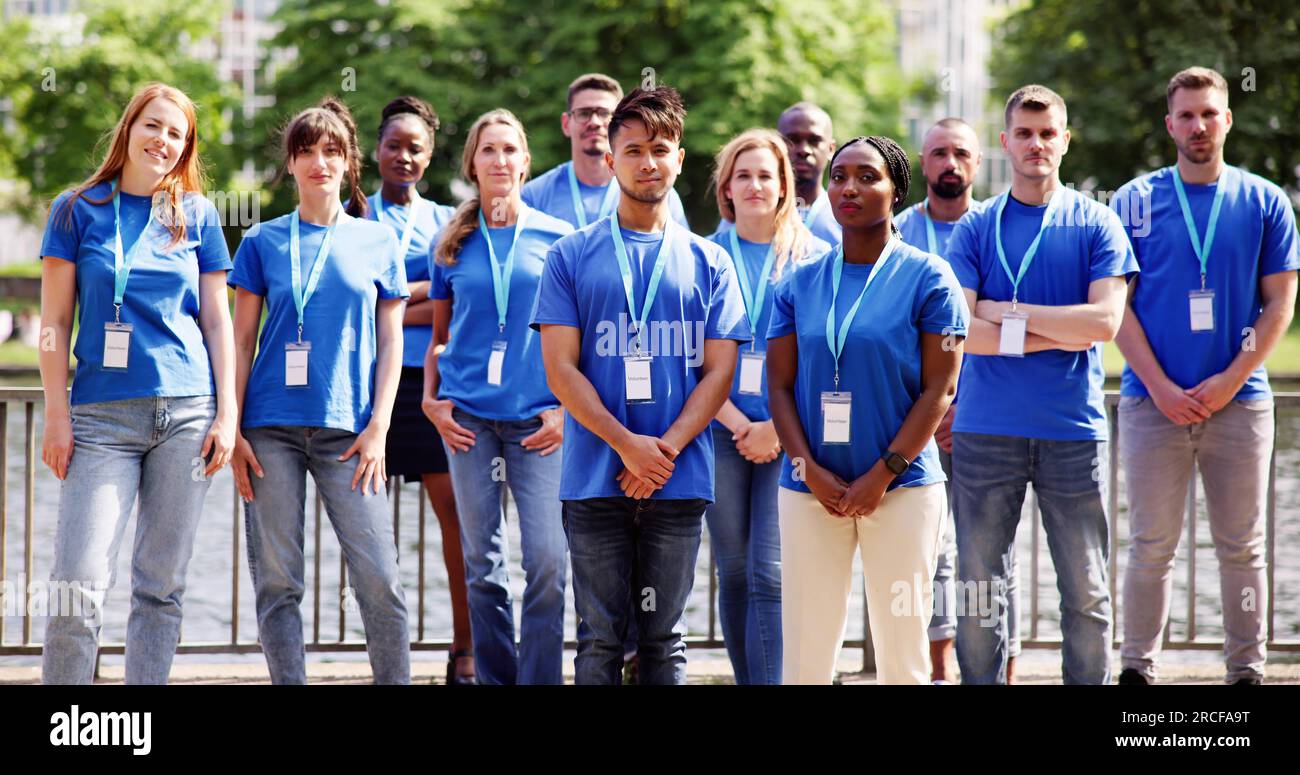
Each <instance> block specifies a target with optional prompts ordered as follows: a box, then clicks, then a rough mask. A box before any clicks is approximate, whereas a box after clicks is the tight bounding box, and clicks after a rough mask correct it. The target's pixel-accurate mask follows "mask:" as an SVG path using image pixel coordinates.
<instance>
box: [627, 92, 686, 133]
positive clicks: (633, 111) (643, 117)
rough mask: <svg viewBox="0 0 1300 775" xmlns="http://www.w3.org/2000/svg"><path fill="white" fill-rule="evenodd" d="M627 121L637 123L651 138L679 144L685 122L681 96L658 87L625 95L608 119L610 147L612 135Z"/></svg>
mask: <svg viewBox="0 0 1300 775" xmlns="http://www.w3.org/2000/svg"><path fill="white" fill-rule="evenodd" d="M629 121H640V122H641V123H642V124H643V125H645V128H646V131H647V132H649V133H650V136H651V137H663V138H666V139H669V140H672V141H674V142H680V141H681V139H682V128H683V125H684V123H685V121H686V106H685V105H684V104H682V95H680V94H678V93H677V90H676V89H674V88H673V87H671V86H662V85H661V86H657V87H655V88H653V89H641V88H636V89H633V90H632V91H630V92H628V95H627V96H626V97H624V98H623V99H622V101H620V102H619V103H618V107H617V108H615V109H614V115H613V117H611V118H610V120H609V142H610V144H611V145H612V144H613V143H614V135H616V134H618V131H619V130H620V129H622V128H623V125H624V124H626V123H627V122H629Z"/></svg>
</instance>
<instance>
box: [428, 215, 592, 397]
mask: <svg viewBox="0 0 1300 775" xmlns="http://www.w3.org/2000/svg"><path fill="white" fill-rule="evenodd" d="M527 212H528V216H527V220H526V221H525V222H524V230H523V232H522V233H520V234H519V238H518V241H517V243H516V245H515V265H514V271H513V272H512V273H511V276H510V298H509V299H508V301H507V303H506V330H505V333H504V335H502V334H501V332H500V326H499V322H498V316H497V306H496V295H495V293H494V291H493V285H492V268H491V265H490V264H489V263H488V262H489V261H491V259H490V258H489V257H488V250H487V243H486V242H485V241H484V240H483V234H482V232H480V231H479V230H478V229H475V230H474V231H473V233H471V234H470V235H469V236H468V237H467V238H466V239H465V241H464V242H463V243H461V248H460V253H459V254H458V255H457V257H456V263H455V264H453V265H451V266H443V265H442V264H439V263H437V262H436V261H434V260H432V259H430V263H431V264H432V268H431V270H430V271H431V272H432V274H433V285H432V286H431V288H430V290H429V296H430V297H431V298H434V299H450V300H451V303H452V304H451V329H450V332H449V341H448V343H447V349H445V350H443V352H442V354H441V355H439V356H438V376H439V383H438V396H439V397H440V398H446V399H450V400H451V401H452V403H454V404H455V405H456V406H458V407H460V409H461V410H462V411H465V412H469V413H470V414H472V415H476V416H478V417H482V418H485V419H489V420H505V421H512V420H525V419H528V418H530V417H536V416H537V415H538V414H539V413H541V412H542V411H543V410H545V409H553V408H555V407H557V406H559V405H560V402H559V401H557V400H556V398H555V396H554V395H553V394H552V393H551V389H550V388H548V387H547V386H546V369H545V367H544V366H543V364H542V341H541V336H540V335H539V334H538V333H537V332H536V331H534V330H533V329H532V328H530V327H529V325H528V323H529V316H530V315H531V314H532V311H533V300H534V299H535V298H536V296H537V283H538V281H539V280H540V279H541V277H542V267H543V266H544V265H545V263H546V253H547V251H549V250H550V249H551V245H552V244H554V243H555V241H556V240H557V239H559V238H560V237H563V236H564V235H566V234H570V233H572V232H573V227H572V226H570V225H569V224H567V223H565V222H564V221H561V220H560V219H558V218H552V217H550V216H549V215H546V214H545V213H542V212H538V211H537V210H533V209H531V208H529V209H528V210H527ZM521 217H522V216H521ZM517 225H518V223H517V222H516V224H515V226H509V227H506V228H500V229H488V234H489V235H491V238H492V249H493V250H494V251H496V257H497V263H498V265H504V264H505V260H506V255H507V254H508V253H509V252H510V244H511V241H512V240H514V238H515V230H516V226H517ZM501 338H504V339H505V341H506V352H505V361H504V363H503V364H502V368H501V384H500V385H489V384H488V380H487V377H488V360H489V358H490V357H491V355H492V344H493V342H495V341H497V340H498V339H501Z"/></svg>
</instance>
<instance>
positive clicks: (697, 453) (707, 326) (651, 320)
mask: <svg viewBox="0 0 1300 775" xmlns="http://www.w3.org/2000/svg"><path fill="white" fill-rule="evenodd" d="M612 224H613V219H612V218H605V219H602V220H600V221H597V222H596V223H594V224H591V225H590V226H588V227H587V228H585V229H580V230H578V231H576V232H574V233H573V234H570V235H569V236H567V237H564V238H563V239H561V240H560V241H559V242H556V243H555V245H554V246H552V247H551V252H550V253H549V254H548V255H547V257H546V268H545V270H544V271H543V272H542V281H541V284H540V285H539V286H538V288H537V301H536V305H535V307H534V311H533V315H532V324H533V327H534V328H540V326H542V325H544V324H556V325H562V326H573V327H575V328H577V329H578V330H579V332H580V334H581V336H582V351H581V354H580V356H579V359H578V368H579V369H580V370H581V371H582V373H583V374H584V375H585V376H586V377H587V379H588V380H590V381H591V384H592V385H593V386H594V387H595V389H596V392H597V393H598V394H599V395H600V398H601V403H603V404H604V406H605V408H606V409H607V410H609V413H610V414H612V415H613V416H614V417H615V418H617V419H618V421H619V422H620V423H622V424H623V425H624V426H625V427H626V428H628V429H629V430H630V431H632V432H633V433H638V434H645V435H649V436H662V435H663V434H664V433H665V432H667V430H668V427H669V426H670V425H672V423H673V421H674V420H676V419H677V416H678V415H679V414H681V411H682V407H683V406H685V404H686V398H687V396H689V395H690V394H691V391H693V390H695V386H696V385H697V384H698V383H699V380H700V376H701V370H700V366H701V365H702V364H703V361H704V340H705V339H734V340H737V341H740V342H748V341H749V340H750V336H751V334H750V330H749V321H748V320H746V318H745V305H744V302H743V301H741V298H740V288H739V286H738V285H737V283H736V277H735V272H734V270H733V268H732V266H731V261H730V260H729V259H728V258H727V254H726V252H725V251H723V250H722V249H721V248H719V247H718V246H717V245H715V244H713V243H712V242H709V241H708V240H705V239H704V238H703V237H697V236H695V235H694V234H691V233H690V232H688V231H686V230H685V229H684V228H681V227H676V226H675V227H674V228H672V229H669V230H668V232H667V233H668V234H669V235H670V236H671V237H672V238H673V241H674V242H675V243H676V246H677V249H676V250H673V252H672V254H671V255H670V256H668V257H667V258H666V259H665V265H664V271H663V276H662V278H661V281H660V285H659V292H658V293H657V294H655V298H654V301H653V302H652V303H651V306H650V314H649V316H648V317H647V318H646V321H647V322H646V328H647V330H646V332H645V339H643V348H644V349H645V350H646V351H648V352H649V353H650V354H651V355H653V356H654V357H653V360H652V361H651V366H650V378H651V384H652V392H653V395H654V403H649V404H628V403H627V401H626V400H625V398H624V363H623V355H624V354H627V353H628V352H629V351H630V347H629V342H630V340H631V336H630V334H629V331H630V329H631V324H630V323H629V319H630V315H629V312H628V307H627V296H626V295H625V294H624V291H623V279H622V274H621V273H620V272H619V266H618V261H617V259H616V258H615V254H614V240H613V236H612V234H611V232H610V228H611V225H612ZM621 234H622V236H623V241H624V244H625V245H626V247H627V254H628V262H629V264H630V265H631V269H632V277H633V293H634V297H635V299H636V304H637V306H638V309H637V316H638V317H639V316H640V312H641V310H640V305H641V304H643V303H644V299H645V294H646V286H647V285H649V280H650V273H651V271H652V270H653V268H654V264H655V259H656V258H657V257H658V255H659V250H660V245H661V243H663V242H664V232H656V233H653V234H646V233H642V232H636V231H629V230H627V229H622V230H621ZM674 462H675V464H676V467H675V469H674V470H673V473H672V476H671V477H670V478H669V480H668V484H667V485H665V486H664V488H663V489H661V490H658V491H657V492H655V494H654V495H653V496H652V497H653V498H655V499H681V498H704V499H706V500H709V501H712V500H713V435H712V434H711V433H709V432H708V431H707V430H706V431H705V432H704V433H701V434H699V435H698V436H696V437H695V438H694V439H693V440H691V442H690V443H689V444H686V445H685V446H684V447H683V448H682V449H681V450H680V454H679V455H678V456H677V459H676V461H674ZM622 470H623V462H622V460H621V459H620V458H619V456H618V453H617V452H615V451H614V450H613V449H612V448H610V446H609V445H608V444H606V443H605V442H604V441H603V440H602V439H601V438H600V437H599V436H597V435H596V434H594V433H592V432H591V431H589V430H587V428H585V427H584V426H583V425H581V424H580V423H578V422H577V421H576V420H574V419H573V415H571V414H569V415H566V416H565V424H564V464H563V473H562V474H561V476H560V499H561V500H583V499H587V498H605V497H622V495H623V491H622V490H621V489H620V488H619V486H618V482H617V481H615V478H614V477H616V476H618V474H619V472H620V471H622Z"/></svg>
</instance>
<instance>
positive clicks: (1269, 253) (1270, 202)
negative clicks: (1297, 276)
mask: <svg viewBox="0 0 1300 775" xmlns="http://www.w3.org/2000/svg"><path fill="white" fill-rule="evenodd" d="M1266 196H1267V202H1266V204H1265V206H1264V234H1263V239H1262V244H1260V246H1259V250H1260V254H1259V273H1260V275H1261V276H1263V275H1270V274H1277V273H1279V272H1294V271H1295V270H1297V269H1300V248H1298V247H1297V245H1296V225H1295V211H1294V210H1292V209H1291V204H1290V202H1288V201H1287V200H1286V197H1285V196H1284V195H1283V194H1282V193H1281V192H1279V191H1276V190H1274V189H1269V190H1268V191H1267V194H1266Z"/></svg>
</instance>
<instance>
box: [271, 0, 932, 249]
mask: <svg viewBox="0 0 1300 775" xmlns="http://www.w3.org/2000/svg"><path fill="white" fill-rule="evenodd" d="M276 19H277V21H280V22H282V23H283V24H284V27H283V29H282V31H281V33H280V34H279V36H278V37H277V38H276V40H275V41H274V44H275V45H276V46H278V47H280V48H282V49H285V50H288V49H290V48H293V49H296V55H295V56H293V58H292V59H291V61H290V62H289V63H288V64H287V65H281V64H278V63H277V60H276V58H275V57H271V58H270V59H269V64H271V65H272V66H273V67H272V68H268V69H267V72H266V74H267V75H268V78H267V81H268V82H269V83H268V88H270V90H271V92H272V93H273V94H274V95H275V98H276V107H275V109H274V110H270V111H265V113H266V114H267V115H265V116H259V119H258V121H257V124H256V125H255V126H254V127H253V137H252V139H251V142H252V144H253V146H254V147H253V148H250V150H255V149H256V147H260V151H258V153H259V154H260V155H261V158H263V159H265V160H266V161H268V162H274V161H278V156H277V152H276V150H275V148H274V143H273V141H272V140H271V139H270V137H271V135H272V132H271V130H273V129H274V127H276V126H277V125H279V124H280V123H282V122H283V121H284V120H285V118H286V117H287V116H288V115H289V113H291V112H292V111H293V110H297V109H299V108H301V107H302V106H304V105H307V104H310V103H312V102H314V101H315V100H317V99H319V98H320V97H321V96H323V95H324V94H325V93H330V92H332V93H335V94H338V95H339V96H341V97H343V98H344V99H345V100H346V101H347V102H348V103H349V105H351V106H352V108H353V109H354V112H355V113H356V115H357V118H358V122H359V125H360V126H361V127H362V131H363V138H362V141H363V146H364V147H366V148H367V149H368V148H370V147H373V144H374V141H375V139H374V137H373V132H374V129H373V128H374V127H376V126H377V125H378V118H379V111H380V109H381V108H382V107H383V105H384V103H386V102H387V101H388V100H389V99H391V98H392V97H394V96H396V95H398V94H401V93H406V92H409V93H413V94H416V95H418V96H421V97H424V98H425V99H427V100H429V101H430V102H431V103H433V105H434V107H435V108H436V109H437V110H438V111H439V115H440V116H441V117H442V120H443V130H442V131H441V132H440V133H439V137H438V138H437V143H436V145H437V148H436V151H435V158H434V163H433V165H432V167H431V170H430V172H429V175H428V176H427V179H428V180H429V181H430V183H431V186H430V191H431V193H432V195H434V196H435V197H437V198H441V199H442V200H443V201H446V197H447V196H448V195H449V184H450V182H451V180H452V179H453V178H454V177H456V175H457V170H458V167H459V158H460V151H461V148H460V144H461V142H462V141H463V140H462V138H463V134H464V131H465V129H466V128H467V127H468V125H469V124H470V123H471V122H472V121H473V120H474V118H475V117H477V116H478V115H479V114H481V113H483V112H484V111H487V110H489V109H491V108H495V107H507V108H510V109H511V110H512V111H514V112H515V113H516V114H517V115H518V116H519V118H520V119H521V120H522V121H523V122H524V125H525V127H527V128H528V130H529V145H530V150H531V152H532V155H533V170H534V173H540V172H544V171H545V170H547V169H549V168H550V167H552V166H554V165H555V164H557V163H559V162H561V161H564V160H565V159H567V158H568V155H569V146H568V140H567V139H566V138H565V137H564V136H563V135H562V134H561V133H560V129H559V116H560V113H561V112H563V110H564V100H565V89H566V87H567V86H568V84H569V82H570V81H571V80H573V78H574V77H576V76H577V75H579V74H581V73H584V72H589V71H600V72H605V73H608V74H609V75H612V76H613V77H615V78H617V79H619V80H620V82H621V83H622V84H623V86H624V88H625V89H629V90H630V89H631V88H632V87H633V86H636V85H638V84H640V83H641V82H642V80H643V78H647V77H649V76H650V75H651V73H650V72H648V71H647V70H646V68H652V69H653V77H654V79H655V82H656V83H664V84H669V85H672V86H674V87H676V88H677V89H678V90H680V91H681V92H682V95H683V97H684V99H685V100H686V104H687V109H688V111H689V115H688V117H687V122H686V137H685V138H684V143H683V144H684V146H685V147H686V149H687V161H686V169H685V171H684V173H683V176H682V178H681V179H680V180H679V182H678V184H677V190H678V192H679V193H680V194H681V196H682V198H683V200H684V202H685V205H686V207H687V210H688V213H689V214H690V216H691V219H692V223H694V224H696V226H697V228H706V227H707V226H711V225H712V224H713V223H714V222H715V221H716V219H717V211H716V208H715V206H714V205H713V204H712V201H711V198H710V197H709V196H708V192H707V184H708V177H709V173H710V171H711V170H712V156H713V154H715V153H716V152H717V150H718V149H719V148H720V147H721V146H722V145H723V144H724V143H725V142H726V140H727V139H729V138H730V137H731V136H732V135H734V134H736V133H738V132H740V131H742V130H744V129H746V128H749V127H751V126H773V125H774V124H775V122H776V117H777V116H778V115H779V114H780V112H781V110H782V109H784V108H785V107H787V106H788V105H790V104H791V103H793V102H796V101H798V100H800V99H810V100H814V101H816V102H818V103H820V104H822V105H823V106H824V107H825V108H826V109H827V110H828V111H829V112H830V113H831V115H832V116H833V117H834V120H835V123H836V134H837V135H839V136H850V135H853V134H861V133H868V132H870V133H887V134H895V133H897V132H898V131H899V129H900V123H899V115H900V104H901V103H902V101H903V100H904V99H906V98H907V97H908V96H909V95H910V94H911V93H912V90H911V86H910V85H909V84H907V83H905V82H904V81H903V80H902V79H901V76H900V75H899V73H898V68H897V65H896V60H895V55H894V49H895V45H896V44H895V37H894V31H893V30H894V27H893V17H892V14H891V12H890V11H889V10H888V8H887V7H886V4H885V3H884V2H882V0H802V1H799V0H758V1H757V2H756V1H755V0H714V1H713V2H699V1H697V2H685V1H684V0H675V1H674V0H669V2H660V1H658V0H624V1H623V2H615V1H614V0H583V1H582V2H559V1H558V0H478V1H477V2H465V1H464V0H457V1H456V2H452V3H449V4H439V9H438V10H425V9H424V4H422V3H417V2H414V0H391V1H390V2H389V3H388V4H387V5H385V6H361V5H353V4H350V3H346V2H343V1H342V0H330V1H329V2H311V1H310V0H287V2H284V3H282V4H281V6H280V8H279V10H278V11H277V15H276ZM317 52H320V53H319V55H318V54H317ZM344 68H351V71H350V72H351V73H352V74H353V75H354V76H355V83H353V84H345V83H344V82H343V79H345V78H346V77H347V74H346V73H345V72H344ZM271 69H273V70H274V73H271V72H270V71H271ZM271 75H273V78H272V77H269V76H271ZM349 85H351V86H355V90H354V91H346V90H345V88H346V87H347V86H349ZM368 173H369V174H368V178H367V190H371V189H373V188H374V186H375V185H376V184H377V180H378V179H377V177H376V176H375V173H374V170H373V166H372V168H371V169H369V170H368ZM283 188H284V187H282V189H281V191H279V192H277V194H276V199H275V204H274V205H273V206H272V208H271V210H273V211H276V210H278V211H281V212H282V211H284V210H285V209H287V208H288V207H289V206H291V205H290V202H291V198H290V197H291V193H289V192H285V191H284V190H283Z"/></svg>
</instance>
